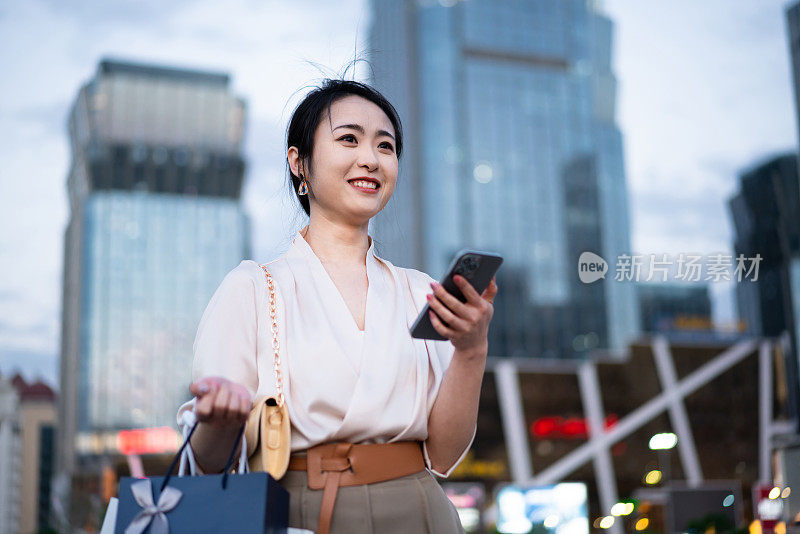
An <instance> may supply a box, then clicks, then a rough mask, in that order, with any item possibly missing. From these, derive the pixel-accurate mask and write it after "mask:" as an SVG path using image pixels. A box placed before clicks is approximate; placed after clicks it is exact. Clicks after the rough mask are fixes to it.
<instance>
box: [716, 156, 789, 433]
mask: <svg viewBox="0 0 800 534" xmlns="http://www.w3.org/2000/svg"><path fill="white" fill-rule="evenodd" d="M739 182H740V183H739V192H737V193H736V194H735V195H734V196H733V197H732V198H731V199H730V200H729V202H728V206H729V209H730V212H731V218H732V220H733V226H734V231H735V235H734V251H735V255H736V256H737V257H738V256H739V255H742V256H743V257H744V258H755V257H759V258H760V261H758V279H757V280H755V279H754V278H753V276H752V275H751V276H750V277H749V278H748V279H746V280H743V281H741V282H737V283H736V303H737V308H738V310H739V319H740V320H741V321H742V322H743V323H744V327H745V329H746V331H747V332H748V333H750V334H753V335H757V336H772V337H775V336H780V335H781V334H782V333H783V332H787V333H788V334H789V340H790V347H791V350H790V351H788V352H787V353H786V366H787V376H788V378H789V382H788V384H787V385H788V391H789V394H790V395H791V396H792V398H793V401H792V403H791V405H792V406H793V408H794V410H795V413H794V416H795V417H796V416H797V413H798V411H800V410H799V409H798V406H799V405H798V402H799V401H800V399H798V394H797V390H798V385H800V382H798V373H797V370H798V361H797V357H796V355H797V348H798V338H797V336H798V333H799V332H800V328H798V321H800V289H798V288H800V183H798V175H797V157H796V155H795V154H784V155H781V156H777V157H773V158H769V159H767V160H766V161H763V162H761V163H759V164H757V165H754V166H753V167H752V168H750V169H748V170H746V171H745V172H743V173H742V174H741V176H740V179H739ZM793 355H795V356H793Z"/></svg>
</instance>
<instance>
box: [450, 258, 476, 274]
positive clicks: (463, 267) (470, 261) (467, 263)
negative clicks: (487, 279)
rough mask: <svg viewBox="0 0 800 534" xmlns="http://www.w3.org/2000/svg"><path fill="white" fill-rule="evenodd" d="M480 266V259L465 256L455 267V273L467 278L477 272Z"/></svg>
mask: <svg viewBox="0 0 800 534" xmlns="http://www.w3.org/2000/svg"><path fill="white" fill-rule="evenodd" d="M479 265H480V258H478V257H475V256H471V255H470V256H465V257H464V259H462V260H461V261H460V262H459V263H458V266H457V267H456V273H458V274H460V275H462V276H464V277H469V276H470V275H471V274H472V273H474V272H475V271H477V270H478V266H479Z"/></svg>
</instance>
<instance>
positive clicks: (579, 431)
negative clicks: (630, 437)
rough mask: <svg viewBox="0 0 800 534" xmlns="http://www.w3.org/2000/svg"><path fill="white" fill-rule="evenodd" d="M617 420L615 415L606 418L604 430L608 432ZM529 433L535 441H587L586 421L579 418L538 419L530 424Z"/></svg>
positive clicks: (587, 429)
mask: <svg viewBox="0 0 800 534" xmlns="http://www.w3.org/2000/svg"><path fill="white" fill-rule="evenodd" d="M618 420H619V418H618V417H617V416H616V415H615V414H610V415H608V416H607V417H606V420H605V428H606V430H608V429H609V428H612V427H613V426H614V425H616V424H617V421H618ZM530 432H531V434H533V436H534V437H535V438H537V439H587V438H588V437H589V425H588V423H587V422H586V419H581V418H579V417H569V418H564V417H558V416H548V417H540V418H539V419H536V420H535V421H534V422H533V423H531V427H530Z"/></svg>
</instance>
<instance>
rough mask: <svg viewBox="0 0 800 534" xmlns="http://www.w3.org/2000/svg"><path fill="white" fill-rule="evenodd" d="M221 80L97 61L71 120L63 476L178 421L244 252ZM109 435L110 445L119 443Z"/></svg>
mask: <svg viewBox="0 0 800 534" xmlns="http://www.w3.org/2000/svg"><path fill="white" fill-rule="evenodd" d="M244 114H245V104H244V102H243V101H242V100H241V99H240V98H238V97H237V96H236V95H234V94H232V93H231V90H230V88H229V77H228V76H227V75H226V74H218V73H209V72H200V71H193V70H182V69H172V68H163V67H153V66H145V65H137V64H131V63H125V62H118V61H102V62H101V63H100V65H99V68H98V71H97V74H96V75H95V77H94V78H93V79H92V80H91V81H89V82H88V83H87V84H86V85H85V86H84V87H83V88H82V89H81V90H80V92H79V94H78V97H77V99H76V101H75V103H74V105H73V108H72V110H71V113H70V118H69V133H70V141H71V147H72V164H71V168H70V172H69V178H68V190H69V198H70V208H71V213H70V220H69V226H68V227H67V230H66V239H65V251H64V298H63V323H62V356H61V405H60V411H61V413H60V425H61V426H60V429H59V431H60V440H59V442H60V443H59V445H60V446H59V451H60V452H59V467H60V470H61V471H62V472H64V471H65V472H73V471H74V469H75V467H76V465H75V461H76V457H84V456H86V457H88V455H90V454H91V453H93V452H95V453H96V452H99V451H103V452H109V451H112V452H113V449H114V444H113V443H110V444H109V443H107V441H108V440H109V436H113V433H114V432H115V431H118V430H123V429H137V428H149V427H160V426H170V427H174V425H175V412H176V410H177V407H178V406H179V404H180V403H181V402H183V401H184V400H186V398H188V397H189V392H188V387H189V384H190V381H191V366H192V343H193V341H194V336H195V332H196V329H197V324H198V323H199V320H200V317H201V315H202V312H203V309H204V308H205V306H206V304H207V303H208V300H209V298H210V297H211V295H212V294H213V292H214V290H215V289H216V287H217V286H218V285H219V283H220V281H221V280H222V278H223V277H224V276H225V274H226V273H227V272H228V271H229V270H230V269H232V268H233V267H235V266H236V265H237V263H238V262H239V261H240V260H241V259H242V258H243V257H245V256H247V255H248V250H247V248H248V234H249V232H248V222H247V219H246V217H245V215H244V212H243V209H242V206H241V204H240V195H241V189H242V182H243V177H244V168H245V162H244V159H243V157H242V149H241V146H242V136H243V129H244ZM111 439H112V440H113V438H111Z"/></svg>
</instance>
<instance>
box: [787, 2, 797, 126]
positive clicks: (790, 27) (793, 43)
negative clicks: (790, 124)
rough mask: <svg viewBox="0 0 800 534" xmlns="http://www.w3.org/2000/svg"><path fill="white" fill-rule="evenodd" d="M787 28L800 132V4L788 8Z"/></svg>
mask: <svg viewBox="0 0 800 534" xmlns="http://www.w3.org/2000/svg"><path fill="white" fill-rule="evenodd" d="M786 28H787V35H788V38H789V56H790V60H791V62H792V64H791V68H792V81H793V82H794V83H793V85H794V103H795V108H794V109H795V114H796V117H798V120H797V128H798V132H800V2H794V3H791V4H789V5H787V6H786Z"/></svg>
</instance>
